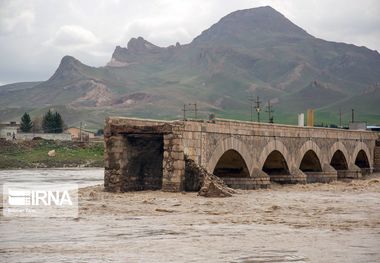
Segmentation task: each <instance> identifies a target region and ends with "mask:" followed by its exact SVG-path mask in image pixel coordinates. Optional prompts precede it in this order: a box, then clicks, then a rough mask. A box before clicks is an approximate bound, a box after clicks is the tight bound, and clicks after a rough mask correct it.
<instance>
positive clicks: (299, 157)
mask: <svg viewBox="0 0 380 263" xmlns="http://www.w3.org/2000/svg"><path fill="white" fill-rule="evenodd" d="M310 150H311V151H312V152H314V154H315V156H313V157H317V158H318V162H319V163H320V164H322V162H323V160H322V159H321V158H320V157H321V156H322V155H321V149H320V148H319V146H318V145H317V144H316V143H315V142H313V141H311V140H308V141H306V142H305V143H304V144H303V145H302V146H301V148H300V150H299V151H298V153H297V155H296V157H297V161H296V166H297V167H301V163H302V161H303V159H304V157H305V154H306V153H307V152H308V151H310ZM309 154H311V153H309ZM310 157H311V156H310Z"/></svg>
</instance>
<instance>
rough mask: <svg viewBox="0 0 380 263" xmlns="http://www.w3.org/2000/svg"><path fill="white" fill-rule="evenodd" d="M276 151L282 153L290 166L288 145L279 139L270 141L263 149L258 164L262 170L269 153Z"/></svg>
mask: <svg viewBox="0 0 380 263" xmlns="http://www.w3.org/2000/svg"><path fill="white" fill-rule="evenodd" d="M274 151H277V152H279V153H280V154H281V155H282V157H283V159H284V160H285V162H286V163H287V165H288V166H290V163H289V153H288V150H287V148H286V146H285V145H284V144H283V143H282V142H281V141H279V140H272V141H270V142H268V143H267V145H266V146H265V147H264V149H263V150H262V151H261V154H260V157H259V160H258V164H259V167H260V169H261V170H262V169H263V168H264V164H265V161H266V160H267V158H268V157H269V155H270V154H271V153H272V152H274Z"/></svg>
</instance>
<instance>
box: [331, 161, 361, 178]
mask: <svg viewBox="0 0 380 263" xmlns="http://www.w3.org/2000/svg"><path fill="white" fill-rule="evenodd" d="M336 172H337V174H338V179H360V178H362V170H361V169H360V168H359V167H358V166H356V165H354V164H353V165H350V166H349V167H348V169H345V170H339V169H337V170H336Z"/></svg>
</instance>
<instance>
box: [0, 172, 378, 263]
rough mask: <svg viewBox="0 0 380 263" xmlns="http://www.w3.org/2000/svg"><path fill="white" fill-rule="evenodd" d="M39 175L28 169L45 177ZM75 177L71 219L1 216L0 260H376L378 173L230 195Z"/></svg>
mask: <svg viewBox="0 0 380 263" xmlns="http://www.w3.org/2000/svg"><path fill="white" fill-rule="evenodd" d="M43 171H44V172H45V173H47V174H46V176H43V175H40V174H39V173H41V170H28V171H27V172H26V173H29V174H30V176H31V177H32V178H30V179H31V180H49V179H47V178H49V174H50V172H49V170H43ZM54 171H56V170H54ZM61 171H62V170H61ZM64 173H66V172H64ZM67 173H68V174H70V173H71V174H73V172H70V171H69V172H67ZM21 174H22V173H21ZM51 174H53V175H54V174H55V175H58V173H55V172H52V173H51ZM75 174H76V175H77V176H79V177H81V176H82V179H81V182H82V183H81V185H82V186H85V188H82V189H80V191H79V198H80V209H79V210H80V211H79V217H78V218H9V217H3V216H1V217H0V235H1V236H0V262H251V263H258V262H380V175H379V174H377V175H374V176H371V177H369V178H367V179H365V180H355V181H352V182H335V183H331V184H309V185H286V186H279V185H274V186H273V187H272V189H269V190H257V191H239V192H238V194H235V195H234V196H233V197H230V198H204V197H199V196H197V194H196V193H165V192H161V191H144V192H133V193H123V194H113V193H106V192H103V188H102V186H101V185H97V186H86V185H93V184H95V183H99V182H101V178H102V174H103V170H100V169H93V170H82V171H81V170H76V171H75ZM33 176H34V177H33ZM11 177H12V178H13V177H15V178H16V177H17V174H13V175H12V176H11ZM38 177H41V178H42V179H41V178H40V179H37V178H38ZM53 177H54V178H55V179H54V180H58V181H59V177H58V178H57V176H53ZM68 177H70V176H68ZM68 177H67V176H63V177H62V180H63V181H65V182H70V183H73V181H70V179H69V178H68ZM0 178H1V180H2V182H4V181H8V180H9V179H12V178H10V176H9V175H8V176H6V175H4V174H2V172H0ZM71 178H72V180H76V179H75V177H71ZM86 178H87V179H86ZM27 179H28V176H25V173H24V178H23V179H21V177H20V180H27ZM13 180H17V179H13Z"/></svg>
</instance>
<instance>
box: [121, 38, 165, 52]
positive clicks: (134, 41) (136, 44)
mask: <svg viewBox="0 0 380 263" xmlns="http://www.w3.org/2000/svg"><path fill="white" fill-rule="evenodd" d="M127 49H128V51H129V52H144V51H147V50H155V49H159V47H158V46H156V45H153V44H152V43H150V42H148V41H146V40H145V39H144V38H142V37H138V38H131V40H129V42H128V45H127Z"/></svg>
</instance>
